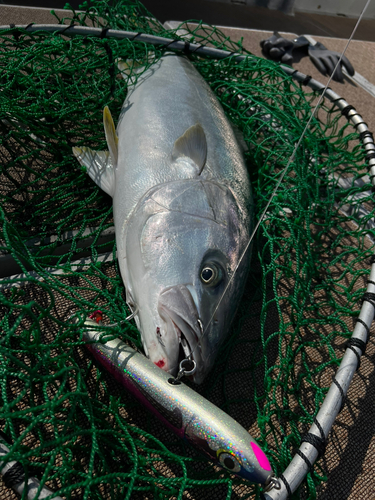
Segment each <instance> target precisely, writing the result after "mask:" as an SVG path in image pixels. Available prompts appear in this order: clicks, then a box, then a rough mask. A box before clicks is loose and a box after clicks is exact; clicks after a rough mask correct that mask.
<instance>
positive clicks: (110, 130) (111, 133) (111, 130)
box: [103, 106, 118, 167]
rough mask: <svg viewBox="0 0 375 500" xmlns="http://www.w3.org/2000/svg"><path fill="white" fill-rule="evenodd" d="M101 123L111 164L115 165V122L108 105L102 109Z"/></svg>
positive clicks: (116, 142)
mask: <svg viewBox="0 0 375 500" xmlns="http://www.w3.org/2000/svg"><path fill="white" fill-rule="evenodd" d="M103 123H104V132H105V138H106V139H107V144H108V149H109V153H110V155H111V158H112V165H114V166H115V167H117V159H118V137H117V134H116V128H115V124H114V123H113V118H112V115H111V112H110V111H109V108H108V106H106V107H105V108H104V110H103Z"/></svg>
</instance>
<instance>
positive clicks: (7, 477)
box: [3, 462, 25, 488]
mask: <svg viewBox="0 0 375 500" xmlns="http://www.w3.org/2000/svg"><path fill="white" fill-rule="evenodd" d="M3 481H4V484H5V486H6V487H7V488H13V486H16V485H17V484H20V483H23V482H24V481H25V471H24V469H23V466H22V465H21V464H20V463H19V462H16V463H15V464H14V465H13V466H12V467H11V468H10V469H8V470H7V471H6V473H5V474H4V475H3Z"/></svg>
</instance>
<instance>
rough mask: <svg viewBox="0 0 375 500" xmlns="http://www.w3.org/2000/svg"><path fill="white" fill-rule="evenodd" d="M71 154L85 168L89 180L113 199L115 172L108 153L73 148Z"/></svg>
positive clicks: (84, 148) (85, 148)
mask: <svg viewBox="0 0 375 500" xmlns="http://www.w3.org/2000/svg"><path fill="white" fill-rule="evenodd" d="M73 154H74V156H75V157H76V158H77V160H78V161H79V162H80V164H81V165H83V166H85V167H86V169H87V173H88V174H89V176H90V177H91V179H92V180H93V181H94V182H95V183H96V184H97V185H98V186H99V187H100V188H101V189H103V191H105V192H106V193H107V194H109V195H110V196H112V197H113V195H114V193H115V172H114V169H113V165H112V159H111V156H110V154H109V151H93V150H92V149H90V148H87V147H85V146H83V147H82V148H79V147H74V148H73Z"/></svg>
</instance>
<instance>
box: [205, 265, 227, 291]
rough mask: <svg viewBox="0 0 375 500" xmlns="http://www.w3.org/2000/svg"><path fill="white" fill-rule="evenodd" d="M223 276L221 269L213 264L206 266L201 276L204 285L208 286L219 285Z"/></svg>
mask: <svg viewBox="0 0 375 500" xmlns="http://www.w3.org/2000/svg"><path fill="white" fill-rule="evenodd" d="M222 276H223V273H222V271H221V269H220V268H219V267H218V266H217V265H216V264H214V263H213V262H210V263H209V264H205V266H204V267H203V268H202V270H201V274H200V278H201V281H202V283H203V284H204V285H207V286H214V285H217V284H218V283H219V282H220V281H221V278H222Z"/></svg>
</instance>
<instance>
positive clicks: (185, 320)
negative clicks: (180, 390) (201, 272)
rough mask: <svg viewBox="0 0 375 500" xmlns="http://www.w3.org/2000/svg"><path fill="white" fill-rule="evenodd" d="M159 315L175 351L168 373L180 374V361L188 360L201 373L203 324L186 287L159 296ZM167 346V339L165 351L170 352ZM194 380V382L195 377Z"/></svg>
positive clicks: (176, 288) (172, 288)
mask: <svg viewBox="0 0 375 500" xmlns="http://www.w3.org/2000/svg"><path fill="white" fill-rule="evenodd" d="M158 312H159V315H160V317H161V318H162V319H163V321H164V323H165V327H166V331H165V334H166V335H165V337H166V339H170V340H171V344H172V352H170V353H169V354H170V360H169V363H168V365H169V367H170V368H169V370H168V371H169V373H171V374H172V375H174V376H175V375H177V372H178V368H179V365H180V363H181V361H182V360H184V359H188V358H189V359H191V360H193V361H195V363H196V366H197V372H198V371H200V367H201V366H202V348H201V344H200V341H201V338H202V323H201V321H200V318H199V313H198V310H197V306H196V304H195V302H194V299H193V297H192V295H191V293H190V292H189V290H188V288H187V287H186V286H185V285H178V286H174V287H170V288H167V289H165V290H163V291H162V292H161V293H160V295H159V302H158ZM172 339H173V340H174V342H172ZM176 339H177V343H176ZM167 343H168V340H166V341H165V350H166V351H167V352H168V347H169V346H168V345H167ZM177 350H178V352H177ZM192 378H193V380H194V378H195V377H194V375H192Z"/></svg>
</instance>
